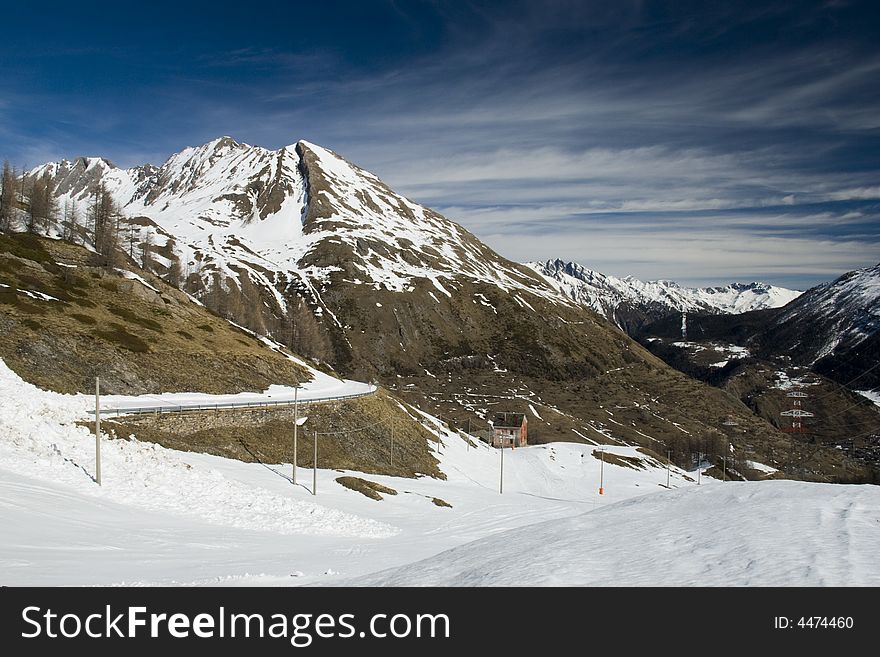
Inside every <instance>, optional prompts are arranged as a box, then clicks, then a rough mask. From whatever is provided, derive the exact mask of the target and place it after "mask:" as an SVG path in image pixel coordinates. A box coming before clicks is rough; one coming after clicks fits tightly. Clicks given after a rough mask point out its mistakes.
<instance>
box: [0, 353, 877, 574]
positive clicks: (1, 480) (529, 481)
mask: <svg viewBox="0 0 880 657" xmlns="http://www.w3.org/2000/svg"><path fill="white" fill-rule="evenodd" d="M0 397H2V399H3V400H4V402H3V405H2V410H0V523H2V526H3V528H4V531H3V532H2V533H0V584H3V585H13V586H15V585H95V584H105V585H106V584H120V585H156V584H160V585H161V584H165V585H167V584H186V585H224V586H226V585H300V584H308V585H325V584H339V583H343V584H346V583H355V584H367V585H373V584H441V585H442V584H452V585H470V584H480V585H492V584H514V585H529V584H556V585H583V584H605V585H624V586H625V585H644V584H659V585H674V584H682V585H690V584H694V585H770V584H777V585H804V584H817V585H824V584H828V585H877V584H878V583H880V567H878V566H876V565H872V564H875V563H876V561H875V560H874V555H875V554H876V552H877V550H878V548H880V531H877V530H878V529H880V488H877V487H872V486H831V485H818V484H804V483H797V482H781V481H780V482H773V481H768V482H758V483H730V482H727V483H723V484H722V483H720V482H717V481H712V480H709V479H706V478H703V485H701V486H696V485H695V483H694V482H693V481H692V480H690V477H688V476H687V474H686V473H684V472H682V471H679V470H673V471H672V480H671V483H672V487H673V488H674V489H675V488H678V490H671V491H670V490H667V489H666V488H665V483H666V470H665V468H664V467H660V466H659V464H654V465H652V464H651V463H650V462H649V461H643V465H644V468H643V469H632V468H626V467H621V466H618V465H613V464H610V463H605V465H604V474H603V478H604V481H603V483H604V488H605V493H606V494H605V495H604V496H602V497H600V496H599V495H598V494H597V492H598V486H599V477H600V462H599V460H597V459H596V458H595V457H594V455H593V450H594V449H596V448H595V447H594V446H591V445H575V444H568V443H565V444H549V445H541V446H532V447H528V448H522V449H516V450H506V451H505V453H504V493H503V494H499V491H498V483H499V474H500V453H499V452H498V451H497V450H493V449H490V448H488V447H487V446H485V445H482V444H474V445H471V444H469V443H468V442H467V441H465V440H464V439H463V438H461V437H460V436H459V435H458V434H455V433H447V434H445V436H444V440H443V444H442V450H441V452H438V454H437V456H438V458H439V459H440V462H441V470H442V471H443V472H444V473H445V474H446V475H447V480H446V481H442V480H437V479H432V478H428V477H423V478H419V479H403V478H395V477H385V476H376V475H359V473H348V472H346V473H343V472H338V471H332V470H319V471H318V473H317V493H318V494H317V495H316V496H315V495H312V494H311V486H312V471H311V470H305V469H300V470H299V471H298V477H297V479H298V485H296V486H294V485H293V484H292V483H291V481H290V466H289V465H287V464H279V465H264V464H259V463H250V464H249V463H242V462H239V461H234V460H229V459H223V458H220V457H215V456H209V455H204V454H194V453H187V452H179V451H175V450H169V449H165V448H162V447H160V446H158V445H153V444H150V443H144V442H139V441H136V440H112V441H111V440H105V441H104V443H103V451H102V454H103V477H102V479H103V481H102V483H103V485H102V486H100V487H99V486H97V485H96V483H95V482H94V480H93V478H92V473H93V454H94V438H93V436H92V435H91V434H90V433H89V432H88V431H87V430H86V429H85V428H84V427H80V426H77V424H76V422H77V421H78V420H82V419H84V418H85V417H86V410H87V407H88V400H87V399H86V398H84V397H76V396H66V395H57V394H55V393H48V392H44V391H40V390H37V389H36V388H34V387H33V386H30V385H29V384H26V383H24V382H22V381H21V380H20V379H19V378H18V377H17V376H16V375H15V374H13V373H12V372H11V371H9V370H8V368H6V367H5V366H4V365H2V363H0ZM423 420H424V421H425V422H428V423H431V422H433V421H434V420H433V418H430V417H427V416H425V417H424V418H423ZM328 440H330V439H329V438H328ZM609 450H610V451H612V452H614V453H617V454H619V455H625V456H633V457H636V456H641V455H640V454H638V453H637V452H636V451H635V449H633V448H624V447H612V448H609ZM597 454H598V452H597ZM343 475H353V476H363V477H364V478H366V479H368V480H370V481H374V482H378V483H381V484H383V485H385V486H388V487H390V488H392V489H394V490H395V491H397V495H389V494H386V495H384V496H383V497H384V499H382V500H379V501H377V500H373V499H369V498H367V497H365V496H363V495H362V494H360V493H358V492H355V491H352V490H349V489H347V488H344V487H342V486H341V485H340V484H338V483H337V482H336V481H335V479H336V478H337V477H340V476H343ZM434 498H439V499H441V500H443V501H444V502H446V503H448V504H450V505H452V506H451V508H448V507H444V506H438V505H437V504H435V502H434Z"/></svg>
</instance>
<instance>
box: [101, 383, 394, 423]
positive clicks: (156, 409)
mask: <svg viewBox="0 0 880 657" xmlns="http://www.w3.org/2000/svg"><path fill="white" fill-rule="evenodd" d="M378 390H379V388H378V387H374V388H373V389H372V390H368V391H367V392H356V393H354V394H353V395H334V396H330V397H314V398H312V399H298V400H293V399H285V400H258V401H247V402H218V403H216V404H210V403H207V404H167V405H166V404H163V405H160V406H132V407H128V408H126V407H123V406H120V407H108V408H102V409H101V415H102V416H106V417H110V416H115V417H119V416H120V415H146V414H149V413H152V414H154V415H161V414H162V413H184V412H187V411H195V412H198V411H220V410H224V411H228V410H234V409H237V408H252V409H259V408H277V407H279V406H293V405H294V404H299V405H306V404H319V403H323V402H330V401H341V400H345V399H358V398H360V397H369V396H370V395H375V394H376V392H377V391H378ZM89 414H90V415H94V414H95V411H94V409H90V410H89Z"/></svg>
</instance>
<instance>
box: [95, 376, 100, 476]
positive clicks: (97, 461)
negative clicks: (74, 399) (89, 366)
mask: <svg viewBox="0 0 880 657" xmlns="http://www.w3.org/2000/svg"><path fill="white" fill-rule="evenodd" d="M95 481H96V482H97V483H98V485H99V486H100V485H101V379H100V377H97V376H96V377H95Z"/></svg>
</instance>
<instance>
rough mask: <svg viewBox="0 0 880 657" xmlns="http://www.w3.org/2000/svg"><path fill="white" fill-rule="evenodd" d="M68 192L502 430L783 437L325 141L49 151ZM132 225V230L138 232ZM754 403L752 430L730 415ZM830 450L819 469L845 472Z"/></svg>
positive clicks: (232, 308)
mask: <svg viewBox="0 0 880 657" xmlns="http://www.w3.org/2000/svg"><path fill="white" fill-rule="evenodd" d="M46 173H48V174H50V175H53V176H55V178H56V180H57V190H58V194H59V201H60V202H61V203H64V202H65V201H71V202H72V201H77V202H78V203H79V204H80V206H83V205H88V203H89V198H90V196H89V195H90V193H91V190H93V189H94V187H95V185H96V184H97V183H99V182H103V183H104V185H105V187H106V188H107V189H108V190H109V191H110V192H111V193H112V194H113V196H114V197H115V199H116V201H117V202H118V203H119V205H120V206H122V208H123V212H124V215H125V218H123V219H122V220H121V224H120V233H121V234H122V236H123V242H124V243H126V244H128V245H129V248H130V249H131V251H132V252H133V253H134V255H135V256H136V255H137V252H138V251H140V252H141V256H142V259H143V260H144V264H145V265H147V268H149V269H150V270H151V271H153V272H154V273H156V274H158V275H159V276H162V277H165V278H167V279H169V280H172V281H173V279H174V278H175V274H176V272H177V271H179V272H180V273H181V275H180V281H179V284H180V285H181V286H182V287H183V288H184V289H186V290H187V291H188V292H190V293H191V294H193V295H195V296H197V297H198V298H199V299H201V300H202V301H203V302H204V303H205V304H206V305H208V306H210V307H211V308H214V309H215V310H216V311H217V312H219V313H220V314H221V315H223V316H227V317H230V318H233V319H235V321H237V322H239V323H242V324H244V325H246V326H248V327H249V328H251V329H254V330H256V331H259V332H262V333H268V334H271V335H272V336H273V337H274V338H275V339H277V340H279V341H281V342H284V343H286V344H287V345H289V346H291V347H293V348H294V349H295V350H296V351H299V352H300V353H305V354H306V355H309V356H312V357H314V358H317V359H321V360H324V361H326V362H328V363H329V364H330V365H331V366H333V367H334V368H335V369H336V370H337V371H339V372H340V373H342V374H344V375H347V376H350V377H353V378H358V379H361V380H371V379H378V380H379V381H381V382H382V383H384V384H385V385H386V386H387V387H388V388H390V389H392V390H393V391H395V392H396V394H398V395H399V396H400V397H402V398H404V399H406V400H407V401H410V402H412V403H414V404H417V405H420V406H422V407H423V408H425V409H426V410H430V411H431V412H433V413H435V414H439V415H442V416H443V419H444V420H445V421H446V422H448V423H449V424H450V425H451V426H453V427H457V428H460V429H464V430H470V431H471V432H472V433H476V434H478V435H480V434H483V435H485V434H486V433H487V432H488V431H489V429H490V427H489V424H488V418H490V417H491V413H492V412H493V411H497V410H508V411H517V412H527V413H528V414H529V421H530V438H531V440H532V441H537V442H546V441H550V440H576V441H590V442H615V441H616V442H619V443H625V444H642V445H645V446H647V447H649V448H651V449H655V450H656V451H659V452H662V451H665V450H666V449H670V450H672V451H673V457H674V458H675V460H676V462H680V463H682V464H685V465H688V464H692V463H693V459H694V458H696V456H695V455H696V454H698V453H701V452H702V453H704V454H715V455H720V454H721V453H722V451H723V450H724V449H726V447H725V445H726V444H727V442H728V441H730V442H732V443H734V444H735V446H736V448H737V449H742V450H743V451H745V450H746V449H759V448H760V446H762V445H774V446H777V443H778V449H784V445H785V444H787V441H785V439H784V436H783V435H782V434H780V433H779V432H778V431H777V430H776V429H775V428H774V427H772V426H771V425H770V424H768V423H767V422H766V421H765V420H763V419H760V418H758V417H756V416H755V415H753V414H752V413H751V412H750V411H749V410H748V409H747V408H746V407H745V406H744V405H743V404H742V402H741V401H740V400H739V399H737V398H736V397H734V396H733V395H730V394H728V393H726V392H724V391H721V390H719V389H716V388H712V387H710V386H707V385H705V384H703V383H700V382H696V381H694V380H692V379H690V378H688V377H687V376H684V375H683V374H681V373H679V372H677V371H675V370H674V369H672V368H670V367H668V366H666V365H665V364H664V363H663V362H662V361H661V360H660V359H658V358H655V357H654V356H652V355H651V354H650V353H648V352H647V351H646V350H645V349H643V348H642V347H641V346H640V345H638V344H637V343H635V342H634V341H632V340H631V339H630V338H629V337H627V336H626V335H625V334H624V333H623V332H622V331H620V330H618V329H617V328H616V327H614V326H613V325H611V324H609V323H608V322H606V321H605V320H604V319H603V318H601V317H599V316H598V315H597V314H596V313H595V312H593V311H592V310H591V309H588V308H586V307H584V306H583V305H581V304H580V303H578V302H577V301H575V300H573V299H572V298H571V297H570V296H568V295H566V294H565V293H563V291H560V289H559V288H558V287H557V286H554V285H552V284H551V283H550V282H549V281H548V280H547V279H546V278H545V277H544V276H542V275H540V274H539V273H538V272H536V271H535V270H534V269H532V268H530V267H526V266H524V265H519V264H517V263H513V262H510V261H508V260H506V259H505V258H503V257H501V256H500V255H498V254H497V253H495V252H494V251H492V250H491V249H490V248H489V247H488V246H486V245H485V244H483V243H482V242H480V241H479V240H477V239H476V238H475V237H474V236H473V235H471V234H470V233H468V232H467V231H466V230H465V229H464V228H462V227H461V226H459V225H457V224H455V223H454V222H452V221H449V220H448V219H446V218H444V217H442V216H441V215H439V214H437V213H436V212H433V211H432V210H430V209H428V208H425V207H423V206H420V205H418V204H417V203H414V202H412V201H410V200H408V199H405V198H404V197H402V196H400V195H398V194H396V193H394V192H393V191H392V190H390V189H389V188H388V187H387V186H386V185H385V184H384V183H383V182H382V181H381V180H379V178H377V177H376V176H374V175H373V174H371V173H369V172H367V171H364V170H363V169H360V168H359V167H357V166H355V165H353V164H351V163H349V162H347V161H346V160H345V159H343V158H342V157H340V156H338V155H337V154H335V153H333V152H331V151H329V150H326V149H324V148H321V147H319V146H316V145H314V144H310V143H308V142H298V143H296V144H295V145H292V146H289V147H285V148H282V149H279V150H277V151H269V150H266V149H262V148H259V147H253V146H248V145H246V144H239V143H237V142H235V141H233V140H232V139H230V138H222V139H218V140H215V141H213V142H210V143H209V144H205V145H204V146H200V147H198V148H188V149H186V150H184V151H182V152H181V153H178V154H176V155H173V156H172V157H171V158H169V160H168V161H167V162H166V163H165V164H164V165H162V166H161V167H152V166H144V167H137V168H134V169H128V170H121V169H118V168H115V167H113V166H112V165H110V164H109V163H107V162H106V161H105V160H100V159H94V158H93V159H81V160H77V161H75V162H73V163H70V162H62V163H57V164H54V165H46V167H42V168H40V169H38V170H35V171H34V172H32V175H34V176H36V175H43V174H46ZM126 236H128V239H127V240H126ZM730 416H733V417H737V418H739V422H740V427H741V428H743V429H745V432H744V433H742V434H737V435H733V434H731V433H730V432H729V431H727V429H726V428H725V426H724V421H725V420H726V418H728V417H730ZM839 458H840V457H839V455H837V454H834V453H831V454H830V455H829V459H830V460H829V461H828V463H829V466H828V468H826V470H824V471H823V472H822V474H820V475H818V476H819V477H820V478H822V477H826V476H828V477H832V478H833V469H832V468H831V465H830V464H831V463H832V462H833V461H834V459H839Z"/></svg>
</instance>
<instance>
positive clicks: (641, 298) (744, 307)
mask: <svg viewBox="0 0 880 657" xmlns="http://www.w3.org/2000/svg"><path fill="white" fill-rule="evenodd" d="M527 265H528V266H529V267H531V268H532V269H534V270H535V271H536V272H538V273H539V274H541V275H542V276H544V278H545V279H547V280H548V282H550V284H551V285H553V286H555V287H556V288H557V289H558V290H559V291H560V293H562V294H565V295H566V296H568V297H569V298H571V299H572V300H574V301H576V302H577V303H580V304H582V305H584V306H586V307H588V308H591V309H592V310H594V311H595V312H597V313H598V314H600V315H602V316H603V317H605V318H606V319H608V320H609V321H611V322H612V323H614V324H616V325H617V326H619V327H620V328H622V329H623V330H625V331H627V332H629V333H635V332H636V331H637V330H638V329H639V328H641V327H642V326H643V325H645V324H647V323H649V322H651V321H656V320H657V319H660V318H661V317H663V316H665V315H669V314H673V313H680V312H682V311H684V312H710V313H724V314H739V313H743V312H749V311H752V310H762V309H765V308H777V307H781V306H784V305H786V304H787V303H789V302H791V301H792V300H794V299H796V298H797V297H798V296H799V295H800V294H801V292H799V291H797V290H789V289H786V288H782V287H778V286H775V285H770V284H767V283H762V282H757V281H755V282H752V283H729V284H727V285H724V286H712V287H702V288H700V287H687V286H683V285H679V284H678V283H676V282H674V281H669V280H654V281H641V280H639V279H637V278H635V277H633V276H626V277H624V278H618V277H616V276H611V275H609V274H603V273H601V272H597V271H595V270H592V269H588V268H587V267H584V266H583V265H579V264H577V263H575V262H565V261H563V260H560V259H556V260H546V261H544V262H529V263H527Z"/></svg>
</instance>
